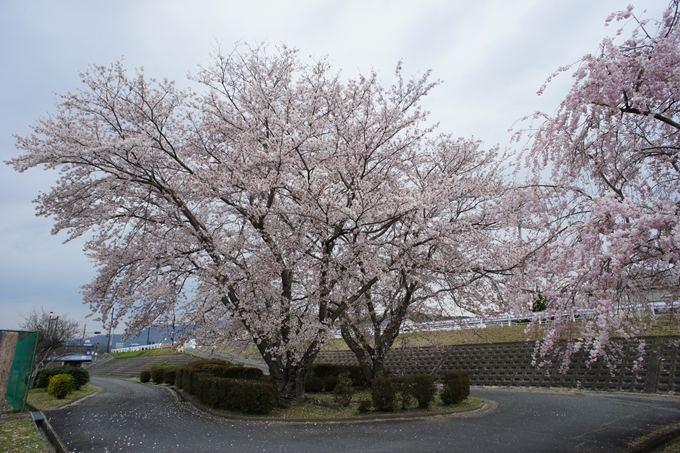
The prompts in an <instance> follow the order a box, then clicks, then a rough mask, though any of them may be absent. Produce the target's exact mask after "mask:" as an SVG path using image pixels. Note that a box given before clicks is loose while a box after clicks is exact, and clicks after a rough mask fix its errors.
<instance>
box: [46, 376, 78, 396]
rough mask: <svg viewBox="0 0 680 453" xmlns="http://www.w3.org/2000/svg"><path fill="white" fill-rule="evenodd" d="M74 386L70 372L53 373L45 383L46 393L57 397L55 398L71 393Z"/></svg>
mask: <svg viewBox="0 0 680 453" xmlns="http://www.w3.org/2000/svg"><path fill="white" fill-rule="evenodd" d="M74 387H75V379H73V376H71V375H70V374H55V375H54V376H52V377H50V382H49V384H47V393H48V394H50V395H52V396H55V397H57V399H60V400H61V399H64V398H66V395H68V394H69V393H71V392H72V391H73V389H74Z"/></svg>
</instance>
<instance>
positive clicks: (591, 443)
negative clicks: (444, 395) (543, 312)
mask: <svg viewBox="0 0 680 453" xmlns="http://www.w3.org/2000/svg"><path fill="white" fill-rule="evenodd" d="M92 383H93V384H94V385H97V386H99V387H102V388H104V390H105V391H104V392H102V393H100V394H98V395H96V396H94V397H92V398H88V399H86V400H84V401H82V402H80V403H78V404H75V405H73V406H70V407H66V408H62V409H58V410H54V411H49V412H47V413H46V414H47V416H48V418H49V420H50V422H51V424H52V426H53V427H54V429H55V430H56V431H57V433H58V434H59V436H60V437H61V439H62V440H63V441H64V443H65V444H66V445H67V447H68V448H69V450H71V451H77V452H86V451H96V452H152V451H159V452H164V453H166V452H169V451H172V452H177V453H179V452H201V453H209V452H237V453H244V452H310V453H321V452H385V453H396V452H428V453H429V452H447V453H448V452H454V451H460V452H527V451H531V452H543V451H544V452H558V451H564V452H576V451H584V452H586V451H598V452H608V451H612V452H614V451H615V452H619V451H621V450H623V449H624V448H625V446H626V441H627V440H628V439H630V438H633V437H637V436H639V435H642V434H645V433H647V432H649V431H652V430H653V429H654V428H655V427H658V426H660V425H665V424H669V423H674V422H680V397H674V396H660V395H628V394H584V395H574V394H565V393H548V392H538V391H523V390H507V389H502V390H501V389H473V391H472V394H473V396H476V397H480V398H485V399H490V400H494V401H496V402H497V403H498V408H497V409H496V410H495V411H493V412H491V413H487V414H484V415H480V416H477V417H437V418H426V419H420V420H403V421H399V420H396V421H381V422H375V423H346V424H345V423H343V424H313V423H310V424H286V423H279V422H243V421H231V420H225V419H218V418H213V417H207V416H203V415H201V414H200V413H198V412H196V411H195V410H193V409H192V406H190V405H188V403H180V402H177V401H176V399H175V397H174V395H173V394H172V393H171V392H170V391H169V390H167V389H165V388H161V387H155V386H152V385H142V384H136V383H134V382H128V381H120V380H114V379H104V378H93V379H92Z"/></svg>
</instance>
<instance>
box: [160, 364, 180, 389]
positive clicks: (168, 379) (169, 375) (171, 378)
mask: <svg viewBox="0 0 680 453" xmlns="http://www.w3.org/2000/svg"><path fill="white" fill-rule="evenodd" d="M176 375H177V367H176V366H173V367H172V368H165V369H164V370H163V382H164V383H165V384H170V385H174V384H175V376H176Z"/></svg>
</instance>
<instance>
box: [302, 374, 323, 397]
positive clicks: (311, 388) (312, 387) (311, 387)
mask: <svg viewBox="0 0 680 453" xmlns="http://www.w3.org/2000/svg"><path fill="white" fill-rule="evenodd" d="M325 384H326V383H325V382H324V380H323V379H321V378H318V377H316V376H314V375H313V374H312V373H309V374H307V379H305V392H309V393H321V392H323V389H324V386H325Z"/></svg>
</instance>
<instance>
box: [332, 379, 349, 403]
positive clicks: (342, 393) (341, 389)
mask: <svg viewBox="0 0 680 453" xmlns="http://www.w3.org/2000/svg"><path fill="white" fill-rule="evenodd" d="M352 394H353V392H352V379H351V378H350V377H349V371H345V372H343V373H340V375H339V376H338V382H337V384H336V385H335V388H334V389H333V399H334V400H335V402H336V403H339V404H341V405H343V406H344V407H347V406H349V403H351V402H352Z"/></svg>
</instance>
